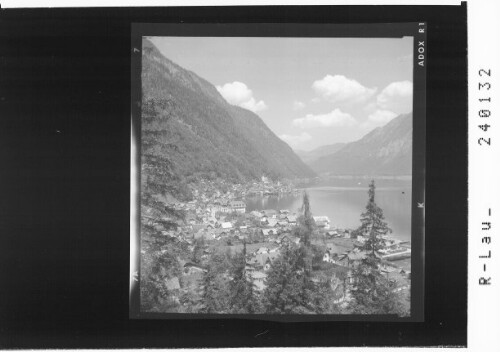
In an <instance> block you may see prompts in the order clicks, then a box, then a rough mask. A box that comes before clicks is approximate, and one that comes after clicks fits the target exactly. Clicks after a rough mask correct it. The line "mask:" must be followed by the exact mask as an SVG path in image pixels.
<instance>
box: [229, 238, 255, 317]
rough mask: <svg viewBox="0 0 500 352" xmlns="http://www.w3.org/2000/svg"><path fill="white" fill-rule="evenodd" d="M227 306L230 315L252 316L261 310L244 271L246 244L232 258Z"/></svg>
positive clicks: (250, 281) (252, 286)
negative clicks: (228, 306)
mask: <svg viewBox="0 0 500 352" xmlns="http://www.w3.org/2000/svg"><path fill="white" fill-rule="evenodd" d="M229 305H230V311H231V312H232V313H239V314H246V313H248V314H253V313H259V312H260V310H261V307H260V304H259V301H258V299H257V292H256V290H255V288H254V284H253V282H252V280H251V278H250V279H249V278H248V276H247V271H246V242H245V243H243V251H242V252H241V253H239V254H236V255H235V256H234V263H233V268H232V281H231V282H230V283H229Z"/></svg>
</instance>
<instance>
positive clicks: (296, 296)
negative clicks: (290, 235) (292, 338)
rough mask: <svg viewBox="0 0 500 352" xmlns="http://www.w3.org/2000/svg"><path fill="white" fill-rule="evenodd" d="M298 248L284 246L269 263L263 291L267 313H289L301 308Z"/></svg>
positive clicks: (301, 286)
mask: <svg viewBox="0 0 500 352" xmlns="http://www.w3.org/2000/svg"><path fill="white" fill-rule="evenodd" d="M301 266H302V265H301V264H300V252H299V249H298V248H292V247H286V248H285V249H284V251H283V253H282V254H281V256H280V257H279V258H277V259H276V260H275V261H274V263H273V264H272V265H271V269H270V270H269V272H268V276H267V286H266V290H265V291H264V302H265V303H264V304H265V306H266V312H267V313H271V314H272V313H281V314H291V313H299V312H301V310H303V305H304V302H303V286H304V284H303V282H304V276H303V273H302V272H303V268H302V267H301Z"/></svg>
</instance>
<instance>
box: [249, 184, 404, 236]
mask: <svg viewBox="0 0 500 352" xmlns="http://www.w3.org/2000/svg"><path fill="white" fill-rule="evenodd" d="M368 183H369V180H367V179H356V178H353V179H334V180H328V181H322V182H321V183H318V184H317V185H314V186H312V187H308V188H307V192H308V194H309V200H310V203H311V211H312V213H313V215H314V216H318V215H326V216H328V217H329V218H330V223H331V225H334V226H337V227H340V228H351V229H354V228H357V227H358V226H359V225H360V222H359V219H360V215H361V213H362V212H364V211H365V206H366V203H367V200H368ZM375 186H376V191H375V202H376V203H377V205H378V206H379V207H381V208H382V210H383V211H384V216H385V220H386V222H387V223H388V225H389V227H390V228H392V230H393V233H392V236H394V237H396V238H398V239H400V240H403V241H409V240H410V239H411V180H375ZM246 204H247V211H252V210H262V209H289V210H290V211H292V212H297V211H298V210H299V209H300V207H301V206H302V194H299V195H296V196H294V195H282V196H257V197H251V198H247V199H246Z"/></svg>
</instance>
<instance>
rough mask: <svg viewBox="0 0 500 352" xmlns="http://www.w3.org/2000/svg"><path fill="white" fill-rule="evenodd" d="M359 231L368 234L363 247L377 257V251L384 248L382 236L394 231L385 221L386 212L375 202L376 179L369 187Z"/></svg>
mask: <svg viewBox="0 0 500 352" xmlns="http://www.w3.org/2000/svg"><path fill="white" fill-rule="evenodd" d="M357 232H358V233H361V234H368V238H367V240H366V242H365V244H364V247H363V249H365V250H366V251H368V252H370V254H371V256H372V257H375V256H376V252H377V251H378V250H380V249H382V248H383V239H382V236H383V235H386V234H387V233H391V232H392V230H391V229H390V228H389V227H388V226H387V223H386V222H385V221H384V212H383V211H382V209H381V208H380V207H379V206H378V205H377V204H376V203H375V181H373V180H372V181H371V182H370V186H369V189H368V203H367V204H366V211H365V212H364V213H362V214H361V226H360V227H359V228H358V229H357Z"/></svg>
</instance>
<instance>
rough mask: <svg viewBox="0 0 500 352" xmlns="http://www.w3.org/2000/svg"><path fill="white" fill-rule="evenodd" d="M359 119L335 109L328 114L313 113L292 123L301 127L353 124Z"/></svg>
mask: <svg viewBox="0 0 500 352" xmlns="http://www.w3.org/2000/svg"><path fill="white" fill-rule="evenodd" d="M356 123H357V121H356V120H355V119H354V118H353V117H352V116H351V115H350V114H348V113H345V112H342V111H340V110H339V109H335V110H333V111H332V112H329V113H328V114H320V115H313V114H307V115H306V116H305V117H301V118H298V119H294V120H293V122H292V125H293V126H295V127H300V128H314V127H331V126H353V125H355V124H356Z"/></svg>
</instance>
